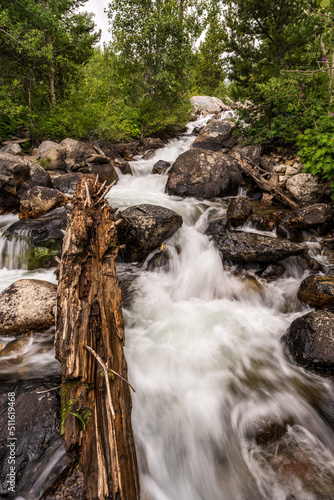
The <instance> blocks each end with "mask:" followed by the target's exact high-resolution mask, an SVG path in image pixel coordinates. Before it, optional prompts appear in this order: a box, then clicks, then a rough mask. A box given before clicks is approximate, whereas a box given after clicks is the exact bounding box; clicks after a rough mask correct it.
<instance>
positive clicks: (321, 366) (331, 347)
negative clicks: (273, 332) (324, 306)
mask: <svg viewBox="0 0 334 500" xmlns="http://www.w3.org/2000/svg"><path fill="white" fill-rule="evenodd" d="M282 341H283V342H284V344H285V347H286V349H287V351H288V352H289V353H290V355H291V356H292V358H293V359H294V361H295V362H296V363H297V364H298V365H301V366H303V367H304V368H308V369H313V370H318V371H321V372H326V373H330V374H333V373H334V314H333V313H331V312H329V311H321V310H319V311H312V312H310V313H308V314H305V315H304V316H301V317H300V318H297V319H295V320H294V321H293V322H292V323H291V325H290V328H289V329H288V331H287V332H286V333H285V334H284V335H283V337H282Z"/></svg>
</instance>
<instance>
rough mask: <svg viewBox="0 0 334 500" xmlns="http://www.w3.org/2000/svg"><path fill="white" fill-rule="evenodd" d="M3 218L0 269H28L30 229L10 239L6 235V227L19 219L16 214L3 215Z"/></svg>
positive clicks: (0, 231)
mask: <svg viewBox="0 0 334 500" xmlns="http://www.w3.org/2000/svg"><path fill="white" fill-rule="evenodd" d="M1 219H2V220H1V225H0V269H3V268H6V269H9V270H13V269H28V259H27V252H28V250H29V244H28V242H27V236H28V231H22V233H21V234H20V235H19V236H17V237H13V238H11V239H8V238H6V236H5V232H6V229H7V228H8V227H9V226H10V225H11V224H13V223H14V222H16V221H18V220H19V219H18V217H17V216H16V215H9V216H8V215H7V216H3V218H2V217H1Z"/></svg>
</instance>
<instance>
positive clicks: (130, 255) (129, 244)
mask: <svg viewBox="0 0 334 500" xmlns="http://www.w3.org/2000/svg"><path fill="white" fill-rule="evenodd" d="M119 218H120V219H121V221H122V222H121V223H120V224H119V225H118V227H117V230H118V237H119V241H120V243H121V244H125V245H126V247H125V251H124V253H123V257H124V260H125V261H126V262H132V261H140V260H143V259H145V257H147V255H148V254H149V253H150V252H151V251H152V250H154V249H155V248H157V247H159V246H160V245H161V244H162V243H163V242H164V241H165V240H166V239H167V238H169V237H170V236H172V235H173V234H174V233H175V231H177V230H178V229H179V227H180V226H181V225H182V217H181V215H178V214H177V213H176V212H174V211H173V210H170V209H168V208H164V207H159V206H156V205H147V204H144V205H136V206H134V207H130V208H127V209H126V210H123V211H122V212H120V214H119Z"/></svg>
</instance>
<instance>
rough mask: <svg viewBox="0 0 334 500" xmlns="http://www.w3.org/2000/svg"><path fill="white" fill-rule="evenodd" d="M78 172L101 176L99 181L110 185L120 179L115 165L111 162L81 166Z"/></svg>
mask: <svg viewBox="0 0 334 500" xmlns="http://www.w3.org/2000/svg"><path fill="white" fill-rule="evenodd" d="M78 172H81V173H84V174H94V175H98V176H99V182H106V183H107V184H108V185H109V184H111V183H112V182H114V181H116V182H117V181H118V174H117V172H116V170H115V167H114V166H113V165H112V164H111V163H103V164H100V165H97V164H93V163H92V164H90V165H86V166H84V167H81V168H80V169H79V170H78Z"/></svg>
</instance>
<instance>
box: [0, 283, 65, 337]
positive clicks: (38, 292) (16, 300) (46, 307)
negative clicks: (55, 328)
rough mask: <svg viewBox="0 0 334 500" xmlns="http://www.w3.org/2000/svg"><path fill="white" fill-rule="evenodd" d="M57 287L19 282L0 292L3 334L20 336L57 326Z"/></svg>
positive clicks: (0, 317) (1, 331) (0, 323)
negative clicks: (24, 333) (20, 334)
mask: <svg viewBox="0 0 334 500" xmlns="http://www.w3.org/2000/svg"><path fill="white" fill-rule="evenodd" d="M56 301H57V287H56V285H53V284H52V283H49V282H48V281H42V280H30V279H22V280H18V281H16V282H15V283H13V284H12V285H10V286H9V287H8V288H6V289H5V290H3V292H1V293H0V325H1V326H0V334H1V335H17V334H18V333H22V332H29V331H36V330H41V329H43V328H47V327H49V326H52V325H54V322H55V312H56Z"/></svg>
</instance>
